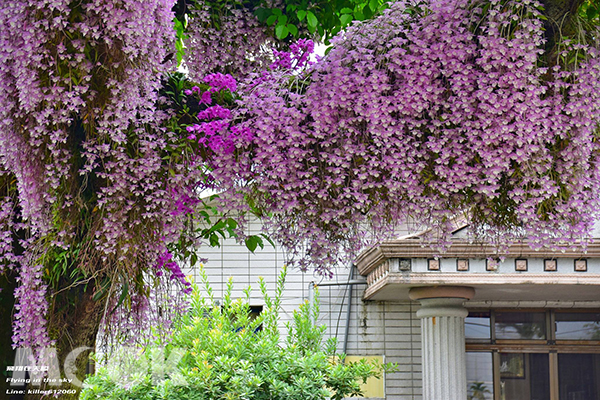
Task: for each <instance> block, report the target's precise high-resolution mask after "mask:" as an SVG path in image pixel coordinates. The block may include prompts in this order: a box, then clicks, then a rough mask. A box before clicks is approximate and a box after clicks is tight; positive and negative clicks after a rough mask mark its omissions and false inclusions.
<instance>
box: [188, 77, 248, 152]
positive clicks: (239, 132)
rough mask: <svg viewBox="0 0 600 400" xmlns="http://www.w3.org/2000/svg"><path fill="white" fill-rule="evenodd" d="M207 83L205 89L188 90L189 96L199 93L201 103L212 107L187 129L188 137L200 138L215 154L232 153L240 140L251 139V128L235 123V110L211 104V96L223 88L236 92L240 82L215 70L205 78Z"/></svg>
mask: <svg viewBox="0 0 600 400" xmlns="http://www.w3.org/2000/svg"><path fill="white" fill-rule="evenodd" d="M204 82H206V83H207V84H209V85H210V86H209V88H208V90H206V91H204V92H203V91H201V90H200V89H199V88H198V87H197V86H194V87H193V88H192V89H189V90H186V91H185V94H186V95H187V96H192V95H195V96H199V97H200V101H199V105H200V106H208V107H206V108H205V109H203V110H202V111H200V112H198V114H197V115H196V118H197V119H198V121H197V123H193V124H191V125H188V126H187V127H186V128H185V129H186V132H187V133H188V136H187V139H189V140H193V141H196V142H197V143H199V144H200V145H201V146H202V147H203V148H206V149H209V150H210V151H211V153H214V154H221V153H223V154H231V153H233V151H234V149H235V146H236V143H249V142H250V140H251V138H252V137H251V133H250V131H249V130H248V129H245V128H241V127H238V126H231V120H232V119H231V118H232V114H231V110H230V109H228V108H226V107H223V106H222V105H220V104H215V105H211V104H212V97H211V95H212V93H218V92H221V91H223V90H226V91H229V92H231V93H235V91H236V90H237V81H236V80H235V79H234V78H233V77H232V76H231V75H228V74H221V73H215V74H209V75H207V76H206V77H204Z"/></svg>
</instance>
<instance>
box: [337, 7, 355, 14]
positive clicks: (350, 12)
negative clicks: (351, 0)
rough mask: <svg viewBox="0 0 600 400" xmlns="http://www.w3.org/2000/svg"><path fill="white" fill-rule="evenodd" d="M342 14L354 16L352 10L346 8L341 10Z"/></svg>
mask: <svg viewBox="0 0 600 400" xmlns="http://www.w3.org/2000/svg"><path fill="white" fill-rule="evenodd" d="M340 12H341V13H342V14H352V9H351V8H348V7H344V8H342V9H341V10H340Z"/></svg>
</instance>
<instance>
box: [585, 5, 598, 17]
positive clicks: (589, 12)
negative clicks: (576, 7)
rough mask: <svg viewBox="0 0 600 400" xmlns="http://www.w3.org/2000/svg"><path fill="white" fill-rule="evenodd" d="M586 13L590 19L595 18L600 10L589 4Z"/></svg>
mask: <svg viewBox="0 0 600 400" xmlns="http://www.w3.org/2000/svg"><path fill="white" fill-rule="evenodd" d="M586 15H587V17H588V19H594V18H595V17H596V16H597V15H598V10H597V9H596V8H595V7H593V6H591V5H590V6H588V9H587V11H586Z"/></svg>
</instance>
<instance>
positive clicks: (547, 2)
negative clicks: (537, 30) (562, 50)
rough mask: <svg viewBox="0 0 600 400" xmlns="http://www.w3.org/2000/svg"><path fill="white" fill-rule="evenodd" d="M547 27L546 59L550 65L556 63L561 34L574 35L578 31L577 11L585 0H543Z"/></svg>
mask: <svg viewBox="0 0 600 400" xmlns="http://www.w3.org/2000/svg"><path fill="white" fill-rule="evenodd" d="M541 2H542V4H543V5H544V14H545V16H546V17H547V18H548V20H547V21H544V28H545V29H546V39H547V42H546V60H547V63H548V66H549V67H552V66H554V65H556V58H557V52H558V48H557V46H556V44H557V43H558V42H559V41H560V38H561V36H569V37H573V36H574V34H575V33H576V32H577V29H578V23H577V18H578V17H577V13H578V9H579V7H580V6H581V4H582V3H583V2H584V0H541Z"/></svg>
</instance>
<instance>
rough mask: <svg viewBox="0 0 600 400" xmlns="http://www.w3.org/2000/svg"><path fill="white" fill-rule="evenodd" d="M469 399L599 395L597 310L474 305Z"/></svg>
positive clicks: (568, 399) (592, 399) (590, 399)
mask: <svg viewBox="0 0 600 400" xmlns="http://www.w3.org/2000/svg"><path fill="white" fill-rule="evenodd" d="M465 337H466V349H467V355H466V367H467V393H468V396H467V399H468V400H600V311H598V310H581V311H565V310H529V311H524V310H518V311H517V310H475V311H472V312H470V313H469V316H468V317H467V318H466V320H465Z"/></svg>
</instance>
